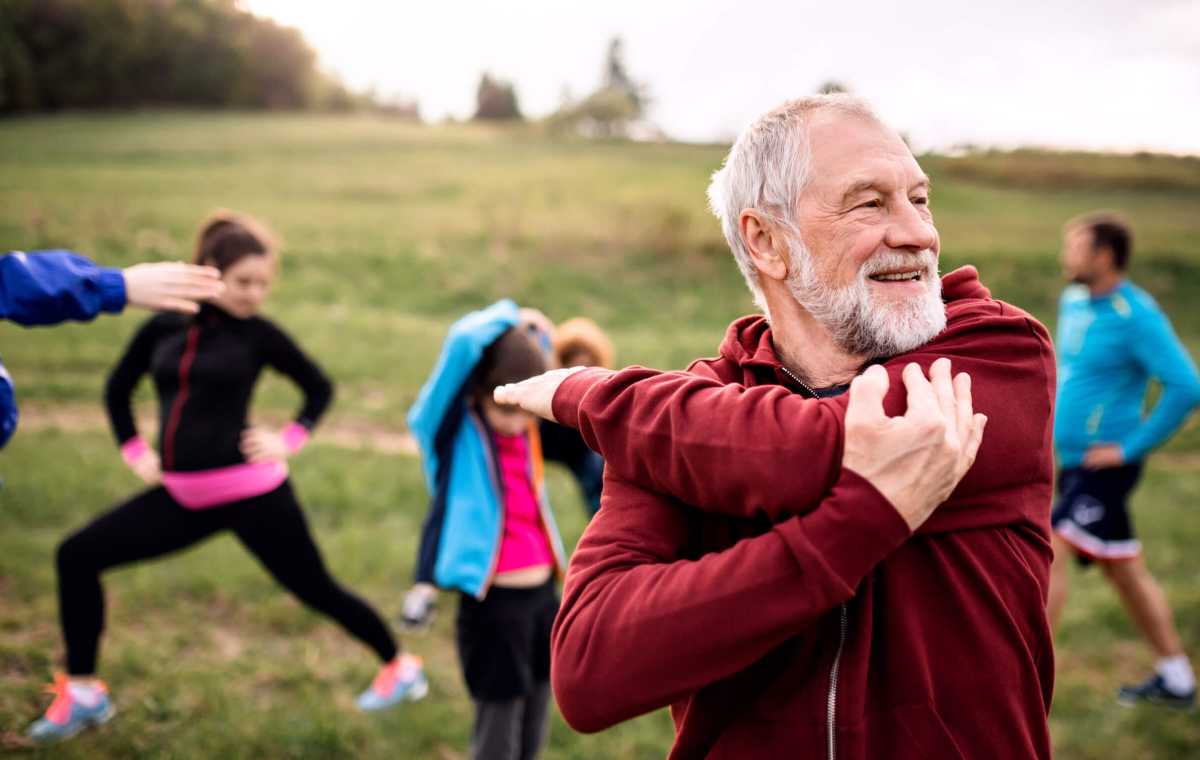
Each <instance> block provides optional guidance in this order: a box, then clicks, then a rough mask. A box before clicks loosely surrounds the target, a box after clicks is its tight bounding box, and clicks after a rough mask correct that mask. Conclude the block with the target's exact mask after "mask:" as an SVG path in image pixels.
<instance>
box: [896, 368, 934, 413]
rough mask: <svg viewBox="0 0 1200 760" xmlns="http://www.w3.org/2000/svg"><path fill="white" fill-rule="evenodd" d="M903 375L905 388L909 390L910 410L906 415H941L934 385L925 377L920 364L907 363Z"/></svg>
mask: <svg viewBox="0 0 1200 760" xmlns="http://www.w3.org/2000/svg"><path fill="white" fill-rule="evenodd" d="M901 377H902V378H903V380H904V388H905V389H906V390H907V391H908V411H907V412H906V413H905V415H904V416H905V417H914V416H922V417H923V416H940V415H941V409H940V407H939V406H938V402H937V397H936V396H935V395H934V393H933V386H932V385H931V384H930V383H929V381H928V380H927V379H925V373H924V372H922V371H921V366H920V365H919V364H909V365H907V366H906V367H905V368H904V373H903V374H902V375H901Z"/></svg>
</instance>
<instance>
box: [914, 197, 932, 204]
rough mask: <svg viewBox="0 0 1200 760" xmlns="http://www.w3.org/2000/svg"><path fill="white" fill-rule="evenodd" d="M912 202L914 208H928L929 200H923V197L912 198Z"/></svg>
mask: <svg viewBox="0 0 1200 760" xmlns="http://www.w3.org/2000/svg"><path fill="white" fill-rule="evenodd" d="M912 202H913V204H914V205H916V206H928V205H929V199H928V198H925V197H917V198H913V199H912Z"/></svg>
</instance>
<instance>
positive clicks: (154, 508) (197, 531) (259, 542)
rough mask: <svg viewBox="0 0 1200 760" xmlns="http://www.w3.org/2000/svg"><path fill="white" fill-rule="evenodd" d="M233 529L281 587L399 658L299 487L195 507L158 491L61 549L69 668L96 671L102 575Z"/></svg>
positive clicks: (97, 523)
mask: <svg viewBox="0 0 1200 760" xmlns="http://www.w3.org/2000/svg"><path fill="white" fill-rule="evenodd" d="M221 530H232V531H233V532H234V534H236V535H237V537H238V540H240V541H241V542H242V545H243V546H245V547H246V548H247V549H249V550H250V553H251V554H253V555H254V556H255V557H257V558H258V561H259V562H261V563H262V564H263V566H264V567H265V568H266V569H267V572H269V573H270V574H271V575H272V576H273V577H274V578H275V580H277V581H279V583H280V585H282V586H283V587H284V588H286V589H287V590H288V591H291V592H292V593H293V594H295V595H296V597H297V598H299V599H300V601H302V602H304V603H305V604H306V605H308V606H309V607H312V608H313V609H314V610H316V611H317V612H321V613H323V614H325V615H328V616H329V617H331V618H333V619H334V620H336V621H337V622H338V623H340V624H341V626H342V627H343V628H345V629H346V630H347V631H349V632H350V634H351V635H353V636H355V637H356V638H358V639H360V640H361V641H362V642H363V643H364V644H366V645H367V646H369V647H371V649H373V650H375V653H376V654H378V655H379V658H380V659H381V660H383V661H384V662H387V661H390V660H391V659H392V658H393V657H395V656H396V651H397V648H396V642H395V640H394V639H393V638H392V635H391V633H389V632H388V628H387V625H386V624H385V623H384V622H383V620H382V619H381V618H380V617H379V615H378V614H376V612H375V611H374V610H373V609H371V607H369V606H368V605H367V604H366V603H365V602H364V601H363V600H361V599H359V598H358V597H357V596H355V595H354V594H352V593H350V592H349V591H347V590H346V589H344V588H342V587H341V586H339V585H338V584H337V582H336V581H335V580H334V579H333V578H332V577H331V576H330V575H329V571H328V570H326V569H325V563H324V562H323V561H322V559H321V553H320V551H319V550H318V549H317V545H316V544H315V543H313V538H312V534H311V533H309V530H308V522H307V521H306V520H305V519H304V513H303V512H301V511H300V505H299V504H298V503H297V502H296V497H295V495H294V494H293V493H292V487H291V483H290V482H288V481H285V482H284V483H283V485H281V486H279V487H278V488H276V489H275V490H274V491H271V492H270V493H266V494H263V495H262V496H255V497H253V498H250V499H245V500H244V501H239V502H234V503H232V504H228V505H224V506H220V507H212V508H209V509H187V508H185V507H182V506H180V505H179V503H178V502H176V501H175V500H174V499H173V498H171V496H170V494H168V493H167V491H166V489H165V488H162V487H159V488H152V489H150V490H149V491H145V492H143V493H141V494H138V495H137V496H135V497H133V498H132V499H131V500H129V501H127V502H125V503H124V504H121V505H120V506H118V507H116V508H114V509H113V510H112V511H110V512H108V513H106V514H103V515H101V516H100V517H98V518H96V519H95V520H94V521H92V522H91V523H90V524H89V525H88V526H87V527H85V528H84V529H83V530H81V531H79V532H78V533H76V534H74V535H73V536H71V537H70V538H68V539H67V540H66V541H63V543H62V544H61V545H59V547H58V605H59V615H60V618H61V623H62V628H63V639H64V641H65V642H66V647H67V671H68V672H69V673H70V674H71V675H77V676H87V675H92V674H93V673H95V672H96V653H97V650H98V649H99V647H100V633H101V632H102V631H103V630H104V590H103V589H102V588H101V586H100V574H101V573H102V572H104V571H105V570H107V569H109V568H111V567H116V566H118V565H124V564H128V563H130V562H137V561H139V560H145V559H151V558H153V557H161V556H163V555H165V554H170V553H171V552H174V551H178V550H180V549H184V548H186V547H189V546H191V545H193V544H196V543H198V542H200V541H203V540H204V539H206V538H208V537H209V536H211V535H213V534H214V533H216V532H218V531H221Z"/></svg>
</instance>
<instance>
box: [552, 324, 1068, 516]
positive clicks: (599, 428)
mask: <svg viewBox="0 0 1200 760" xmlns="http://www.w3.org/2000/svg"><path fill="white" fill-rule="evenodd" d="M986 303H987V304H988V306H987V307H986V308H983V307H980V308H978V309H975V310H974V311H973V312H972V313H970V314H966V315H963V314H959V315H957V319H955V320H954V321H953V322H952V324H951V326H950V327H948V328H947V329H946V331H944V332H943V333H942V334H941V335H939V336H938V337H937V338H936V339H934V340H933V341H931V342H930V343H929V344H927V345H925V346H923V347H922V348H920V349H917V350H916V351H913V352H911V353H908V354H905V355H903V356H899V357H896V358H894V359H892V360H890V361H888V362H886V363H885V364H884V367H885V368H886V369H887V371H888V375H889V377H890V380H891V386H890V388H889V391H888V394H887V397H886V398H885V399H884V408H885V411H886V412H887V414H889V415H892V416H895V415H900V414H903V413H904V411H905V408H906V403H905V391H904V384H903V381H902V380H901V373H902V371H903V369H904V367H905V365H907V364H908V363H909V362H916V363H917V364H919V365H921V366H922V367H923V368H925V369H928V367H929V365H930V364H932V363H933V362H934V360H936V359H938V358H939V357H943V356H944V357H946V358H949V359H950V360H951V362H952V369H953V371H954V372H956V373H957V372H968V373H970V375H971V377H972V381H973V383H972V394H973V398H974V404H975V409H976V410H977V411H981V412H983V413H985V414H987V415H988V417H989V418H990V419H991V420H992V421H993V423H992V424H991V425H989V427H988V430H987V433H986V434H985V435H984V442H983V446H982V447H981V449H980V452H979V455H978V458H977V460H976V464H975V466H974V467H973V468H972V470H971V472H970V473H969V474H968V475H967V477H966V478H965V479H964V480H963V482H962V483H961V484H960V485H959V491H958V492H957V493H959V495H969V494H970V493H978V492H983V491H986V490H994V489H996V488H999V487H1003V486H1004V485H1005V483H1006V482H1007V481H1013V482H1019V481H1020V479H1021V478H1023V477H1024V478H1029V477H1032V476H1033V474H1034V473H1037V475H1038V477H1040V476H1041V474H1042V473H1041V470H1043V469H1044V464H1045V458H1044V456H1042V453H1041V452H1042V448H1043V446H1044V445H1045V441H1046V436H1047V435H1048V432H1047V431H1048V430H1049V420H1050V417H1051V414H1052V403H1053V389H1054V364H1053V361H1054V360H1053V352H1052V350H1051V348H1050V340H1049V335H1048V334H1047V333H1046V330H1045V328H1044V327H1042V326H1041V325H1040V324H1038V323H1037V322H1036V321H1034V320H1033V319H1032V318H1030V317H1028V315H1025V314H1024V313H1023V312H1020V311H1019V310H1016V309H1012V308H1011V307H1007V306H1005V305H1004V304H1001V303H1000V302H996V301H989V302H986ZM848 403H849V398H848V396H846V395H843V396H840V397H837V398H830V399H810V398H805V397H802V396H799V395H797V394H793V393H791V392H789V391H788V390H787V389H786V388H783V387H782V386H759V387H754V388H746V387H744V386H741V385H736V384H725V383H721V382H720V381H717V380H713V379H709V378H704V377H699V376H696V375H693V374H690V373H681V372H670V373H662V372H658V371H655V370H648V369H644V368H640V367H634V368H629V369H625V370H621V371H620V372H608V371H606V370H596V369H590V370H585V371H583V372H578V373H576V374H574V375H572V376H570V377H568V378H567V379H566V380H565V381H564V382H563V384H562V385H561V386H560V387H559V389H558V391H557V393H556V394H555V397H554V402H553V410H554V415H555V417H556V418H557V419H558V420H559V421H560V422H562V423H563V424H566V425H570V426H573V427H577V428H579V430H580V432H581V433H582V434H583V437H584V440H585V441H586V442H587V444H588V446H590V447H591V448H593V449H594V450H595V451H597V452H599V453H600V454H601V455H602V456H603V457H604V459H605V462H606V465H607V466H608V467H609V468H611V469H612V470H613V471H614V472H615V473H616V474H618V475H620V476H621V477H623V478H625V479H627V480H630V481H631V482H634V483H638V484H639V485H643V486H645V487H647V488H650V489H653V490H655V491H657V492H659V493H663V494H668V495H670V496H673V497H675V498H678V499H680V500H681V501H683V502H685V503H687V504H690V505H693V506H695V507H697V508H699V509H704V510H709V511H715V512H719V513H723V514H729V515H735V516H742V517H754V516H757V515H763V514H765V515H766V516H768V517H769V518H771V519H772V520H779V519H781V518H782V517H783V516H785V515H790V514H801V513H804V512H806V511H808V510H810V509H812V508H813V507H815V506H816V505H817V504H818V503H819V502H820V500H821V499H822V497H823V496H824V494H826V493H827V492H828V491H829V488H830V487H831V486H832V485H833V483H834V482H836V481H837V479H838V477H839V476H840V472H841V457H842V437H843V435H844V429H845V426H844V420H845V412H846V406H847V404H848Z"/></svg>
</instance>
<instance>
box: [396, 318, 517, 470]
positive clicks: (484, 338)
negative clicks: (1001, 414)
mask: <svg viewBox="0 0 1200 760" xmlns="http://www.w3.org/2000/svg"><path fill="white" fill-rule="evenodd" d="M518 321H519V317H518V309H517V305H516V304H515V303H513V302H512V301H510V300H508V299H504V300H502V301H497V302H496V303H494V304H492V305H491V306H489V307H488V308H486V309H483V310H481V311H473V312H471V313H470V314H468V315H466V316H465V317H463V318H462V319H459V320H458V321H457V322H455V323H454V324H453V325H451V326H450V332H449V333H447V335H446V340H445V342H444V343H442V352H441V354H440V355H439V356H438V360H437V363H436V364H435V365H434V367H433V373H432V374H430V376H429V379H428V380H426V381H425V384H424V385H423V386H421V391H420V393H419V394H417V400H416V403H414V404H413V405H412V408H411V409H409V410H408V418H407V419H408V429H409V430H410V431H412V434H413V437H414V438H416V440H417V445H418V446H419V447H420V449H421V463H422V467H423V469H424V470H425V475H426V480H427V481H428V483H429V485H430V486H431V487H432V483H433V477H434V476H433V473H435V472H436V470H437V460H436V453H435V452H434V439H435V438H436V437H437V432H438V428H439V427H440V425H441V423H442V420H443V419H444V418H445V416H446V412H447V411H448V410H449V409H450V405H451V404H453V403H455V402H456V401H457V400H458V399H459V396H460V394H461V393H462V388H463V384H464V383H465V382H466V381H467V379H468V378H469V377H470V376H471V373H472V372H474V371H475V366H476V365H477V364H479V359H480V358H481V357H482V356H483V351H484V349H485V348H487V347H488V346H489V345H491V344H492V343H493V342H494V341H495V340H496V339H497V338H499V337H500V336H501V335H502V334H504V332H505V331H506V330H508V329H509V328H510V327H513V326H514V325H516V324H517V322H518Z"/></svg>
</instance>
